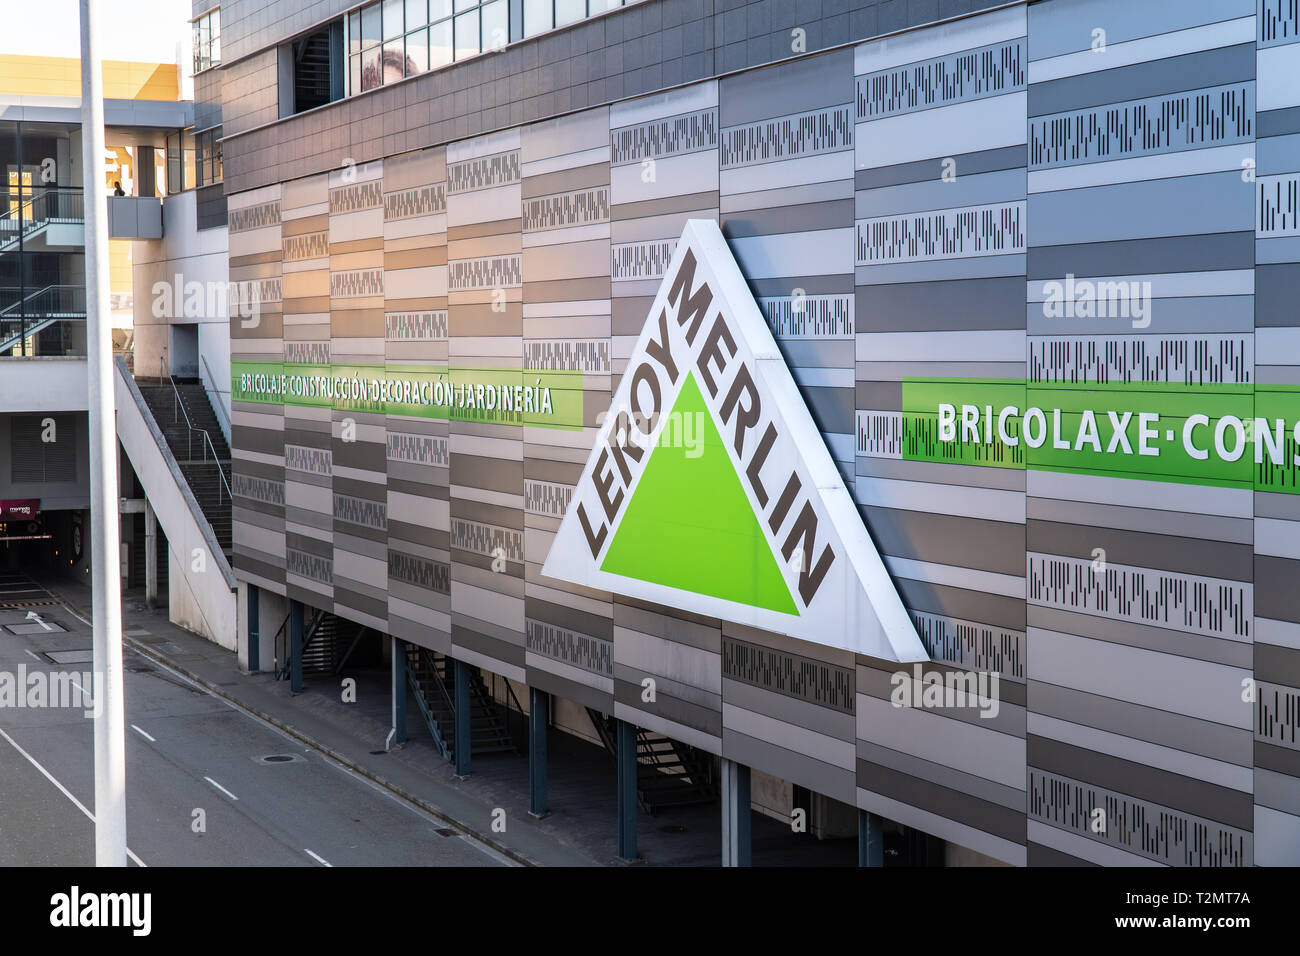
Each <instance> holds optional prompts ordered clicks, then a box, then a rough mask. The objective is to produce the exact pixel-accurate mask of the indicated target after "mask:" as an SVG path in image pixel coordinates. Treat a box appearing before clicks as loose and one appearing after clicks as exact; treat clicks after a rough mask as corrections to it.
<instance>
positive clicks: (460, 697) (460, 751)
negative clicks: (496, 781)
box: [452, 660, 472, 777]
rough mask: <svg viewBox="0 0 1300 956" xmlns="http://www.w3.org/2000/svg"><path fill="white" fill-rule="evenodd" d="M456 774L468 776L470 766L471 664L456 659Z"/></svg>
mask: <svg viewBox="0 0 1300 956" xmlns="http://www.w3.org/2000/svg"><path fill="white" fill-rule="evenodd" d="M452 703H453V704H454V706H455V708H456V776H458V777H468V776H469V768H470V730H471V725H470V721H471V720H472V718H471V717H470V705H469V703H470V701H469V665H468V664H466V663H465V662H464V661H460V660H458V661H456V696H455V700H454V701H453V702H452Z"/></svg>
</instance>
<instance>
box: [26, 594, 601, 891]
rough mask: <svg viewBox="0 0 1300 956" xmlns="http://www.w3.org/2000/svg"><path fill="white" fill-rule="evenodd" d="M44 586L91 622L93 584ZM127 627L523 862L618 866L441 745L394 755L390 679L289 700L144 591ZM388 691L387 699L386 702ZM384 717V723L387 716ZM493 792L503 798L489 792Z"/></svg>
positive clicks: (141, 643) (150, 651)
mask: <svg viewBox="0 0 1300 956" xmlns="http://www.w3.org/2000/svg"><path fill="white" fill-rule="evenodd" d="M42 583H43V584H44V585H45V586H46V587H47V588H49V590H50V591H52V592H53V593H55V594H56V595H58V596H59V597H60V598H62V599H63V600H64V601H66V602H67V603H68V604H69V605H71V606H72V607H73V608H75V609H76V610H77V612H78V613H80V614H81V615H82V616H84V617H85V618H87V619H89V618H90V616H91V613H90V608H91V594H90V589H89V587H88V586H87V585H86V584H83V583H81V582H79V581H68V580H63V579H59V580H55V581H46V582H42ZM122 627H123V641H124V644H125V645H126V646H127V647H128V648H129V649H131V650H134V651H136V652H137V653H140V654H142V655H144V656H146V657H148V658H151V659H152V660H154V661H155V662H156V663H159V664H162V665H165V666H167V667H170V668H172V669H174V670H175V671H177V672H179V673H180V674H182V675H183V676H185V677H187V678H189V679H190V680H192V681H194V682H195V683H197V684H199V685H201V686H203V687H204V688H206V689H207V690H209V691H211V692H212V693H214V694H216V695H218V696H219V697H222V698H224V699H226V700H228V701H229V702H231V703H232V704H234V705H236V706H237V707H239V708H241V709H243V710H246V711H248V712H249V713H251V714H254V715H255V716H257V717H259V718H261V719H262V720H265V721H266V722H268V723H270V724H272V725H274V726H275V727H277V728H279V729H280V730H282V731H284V732H285V733H287V734H290V735H291V736H293V737H295V738H296V739H298V740H300V741H302V743H304V744H306V745H307V746H310V747H312V748H314V749H316V750H319V751H321V752H322V753H324V754H326V755H327V756H329V757H331V758H332V759H334V760H335V761H337V762H338V763H340V764H342V765H343V766H345V767H347V768H348V769H349V770H351V771H353V772H354V773H357V774H360V775H361V776H364V777H366V778H368V779H370V780H371V781H373V782H374V783H376V784H378V785H379V786H381V787H384V788H385V789H387V790H389V791H391V792H392V793H393V794H395V795H396V796H399V797H401V798H402V799H404V800H408V801H410V802H411V803H414V804H416V805H418V806H419V807H420V808H421V809H423V810H425V811H427V812H429V813H431V814H433V815H435V816H437V817H438V818H439V819H441V820H443V821H445V823H446V824H447V825H448V826H449V827H452V828H454V829H458V830H462V831H464V832H467V833H469V834H471V835H473V836H474V837H475V838H476V839H479V840H482V841H483V842H484V843H487V844H489V845H490V846H492V847H493V848H494V849H496V850H498V851H499V852H501V853H503V854H504V855H506V856H508V857H510V858H511V859H513V860H515V861H516V862H518V863H522V864H526V865H535V866H597V865H606V864H608V863H610V862H611V860H608V859H601V858H600V857H599V854H598V853H596V854H593V853H592V852H591V851H590V848H587V849H584V848H580V847H578V846H575V845H574V844H572V843H570V842H569V841H567V840H565V839H563V838H562V836H561V835H560V834H559V833H557V832H556V831H555V828H554V827H546V826H545V825H544V823H542V824H539V823H538V822H537V821H535V820H533V818H531V817H530V816H529V815H528V813H527V800H526V796H525V800H524V804H523V806H522V807H520V806H511V805H509V804H508V803H507V804H506V805H504V806H503V805H502V803H500V802H497V801H495V800H492V799H491V796H500V795H501V794H500V793H499V788H493V787H490V786H486V787H485V786H483V784H484V783H486V781H483V780H481V779H479V778H477V777H475V776H471V777H469V778H467V779H466V780H463V781H462V780H458V779H456V777H455V775H454V773H453V772H452V769H451V767H450V766H449V765H448V764H447V763H446V762H445V761H443V760H442V759H441V757H440V756H439V755H438V754H437V752H436V751H435V750H434V749H433V748H432V747H431V746H428V745H423V744H419V743H415V742H412V743H408V744H407V745H406V746H404V747H400V748H395V749H394V750H392V751H391V752H388V753H385V752H384V741H385V739H386V738H387V736H388V733H389V730H390V723H389V719H388V716H387V715H388V712H389V706H388V689H387V686H386V683H385V684H382V685H381V687H376V686H375V684H377V683H380V682H378V681H376V680H374V679H373V677H374V675H371V677H372V679H371V680H369V681H367V682H366V684H364V685H363V684H362V683H361V681H358V700H363V699H365V700H367V701H368V703H369V705H370V706H366V707H362V706H358V705H356V704H345V703H343V701H342V699H341V697H342V695H341V694H340V693H336V692H335V688H336V686H337V685H334V686H331V687H330V689H329V691H326V690H325V689H324V688H323V687H321V686H317V687H310V686H309V687H307V688H305V690H304V693H302V694H300V695H298V696H297V697H295V696H293V695H291V694H290V693H289V684H288V682H287V681H276V680H275V679H274V678H273V677H272V675H270V674H266V673H258V674H246V673H242V672H241V671H240V669H239V664H238V660H237V658H236V655H235V654H234V653H232V652H230V651H227V650H225V649H223V648H221V647H218V646H217V645H216V644H213V643H211V642H210V641H208V640H206V639H205V638H202V637H199V636H198V635H195V634H192V633H190V632H189V631H186V630H184V629H183V628H180V627H177V626H176V625H174V624H172V623H170V622H169V621H168V620H167V612H166V610H165V609H157V610H152V611H151V610H149V609H148V608H146V607H145V606H144V605H143V604H142V603H141V601H140V598H139V596H138V594H132V593H130V592H128V593H127V594H124V595H123V599H122ZM380 691H382V698H383V700H382V701H380V700H378V698H379V696H380V693H379V692H380ZM381 703H382V706H379V705H380V704H381ZM411 709H412V710H413V709H414V708H413V707H412V708H411ZM380 714H382V715H383V717H382V719H378V716H379V715H380ZM409 716H410V715H409V714H408V722H409ZM417 719H418V717H417ZM410 729H411V736H412V737H415V736H417V728H416V727H415V726H414V725H412V726H411V728H410ZM525 763H526V761H525ZM493 790H497V791H498V792H497V793H492V794H491V795H489V793H488V792H486V791H493ZM499 809H504V810H505V814H506V815H505V821H506V831H505V832H504V833H500V832H494V831H493V821H494V811H498V810H499ZM500 816H501V815H500V813H499V812H498V813H496V817H497V818H500ZM602 842H603V841H602Z"/></svg>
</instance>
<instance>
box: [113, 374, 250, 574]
mask: <svg viewBox="0 0 1300 956" xmlns="http://www.w3.org/2000/svg"><path fill="white" fill-rule="evenodd" d="M136 384H137V386H138V387H139V389H140V394H141V395H143V396H144V400H145V404H146V405H147V406H148V407H149V411H150V412H151V413H152V414H153V418H154V421H155V422H156V423H157V425H158V428H159V429H160V430H161V431H162V433H163V437H164V438H166V439H167V446H168V447H169V448H170V449H171V452H172V455H173V456H174V457H175V459H176V463H177V464H178V465H179V466H180V469H181V474H182V475H183V476H184V478H185V482H186V484H188V485H189V486H190V491H192V492H193V493H194V498H195V500H196V501H198V503H199V508H200V510H201V511H202V512H203V517H204V518H206V519H207V521H208V524H210V525H211V526H212V531H213V533H214V534H215V535H216V537H217V543H218V544H220V545H221V550H222V551H223V552H225V554H226V557H227V558H229V557H230V554H231V523H230V520H231V519H230V514H231V496H230V480H229V475H230V448H229V447H228V446H227V444H226V439H225V436H224V435H222V433H221V426H220V424H219V423H218V421H217V414H216V412H215V411H214V410H213V408H212V403H211V402H210V401H209V400H208V393H207V391H206V389H204V387H203V385H202V384H200V383H199V382H197V381H191V380H185V379H175V378H164V379H162V380H161V381H160V382H157V383H156V384H155V383H153V382H150V381H149V380H147V379H137V380H136Z"/></svg>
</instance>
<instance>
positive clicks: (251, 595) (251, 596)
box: [244, 584, 262, 674]
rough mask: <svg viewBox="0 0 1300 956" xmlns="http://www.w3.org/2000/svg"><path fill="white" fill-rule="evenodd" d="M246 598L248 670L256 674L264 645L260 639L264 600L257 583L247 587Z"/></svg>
mask: <svg viewBox="0 0 1300 956" xmlns="http://www.w3.org/2000/svg"><path fill="white" fill-rule="evenodd" d="M244 599H245V600H246V601H248V672H249V673H250V674H256V673H257V671H258V669H259V668H260V666H261V663H262V646H261V642H260V640H259V638H260V636H261V635H260V631H261V627H262V624H261V617H262V608H261V604H262V601H261V597H260V594H259V592H258V590H257V585H256V584H250V585H248V586H247V587H246V588H245V590H244Z"/></svg>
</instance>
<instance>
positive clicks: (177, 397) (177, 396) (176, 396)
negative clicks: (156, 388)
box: [159, 354, 235, 506]
mask: <svg viewBox="0 0 1300 956" xmlns="http://www.w3.org/2000/svg"><path fill="white" fill-rule="evenodd" d="M159 359H160V360H161V361H162V366H163V371H164V372H166V373H167V382H168V384H170V385H171V387H172V396H173V402H172V421H173V422H175V421H176V410H177V409H180V413H181V414H182V415H183V416H185V427H186V428H188V429H189V432H187V433H186V436H185V442H186V448H187V451H188V455H189V460H190V461H193V460H194V433H195V432H198V433H199V434H200V435H202V436H203V441H204V444H203V446H202V447H203V460H204V461H207V460H208V450H209V449H211V450H212V462H213V464H215V465H216V466H217V477H219V478H220V479H221V484H222V487H224V488H225V489H226V498H228V499H229V500H230V503H231V505H232V506H233V505H234V503H235V496H234V494H232V493H231V491H230V482H228V481H226V473H225V472H224V471H223V470H222V468H221V459H220V458H218V457H217V447H216V446H215V445H214V444H212V436H210V435H209V434H208V432H207V429H205V428H198V427H196V426H195V425H194V424H193V423H192V422H191V421H190V416H189V413H188V412H186V411H185V403H184V402H182V401H181V391H180V389H178V388H177V387H176V379H175V378H173V377H172V370H171V366H170V365H168V364H167V356H166V355H165V354H164V355H160V356H159ZM219 501H220V499H218V502H219Z"/></svg>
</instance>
